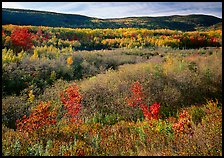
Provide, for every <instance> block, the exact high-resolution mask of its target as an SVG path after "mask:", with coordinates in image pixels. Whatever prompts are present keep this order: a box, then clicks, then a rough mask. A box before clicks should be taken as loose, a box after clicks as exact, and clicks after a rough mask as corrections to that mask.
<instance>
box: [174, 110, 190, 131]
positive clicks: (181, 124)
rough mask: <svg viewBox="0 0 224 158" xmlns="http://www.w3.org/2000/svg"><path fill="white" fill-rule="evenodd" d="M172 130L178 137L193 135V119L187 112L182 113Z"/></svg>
mask: <svg viewBox="0 0 224 158" xmlns="http://www.w3.org/2000/svg"><path fill="white" fill-rule="evenodd" d="M172 128H173V130H174V132H175V134H176V135H180V134H190V135H192V134H193V129H192V123H191V118H190V115H189V114H188V112H187V111H186V110H184V111H183V112H181V113H180V116H179V120H178V122H177V123H174V124H173V126H172Z"/></svg>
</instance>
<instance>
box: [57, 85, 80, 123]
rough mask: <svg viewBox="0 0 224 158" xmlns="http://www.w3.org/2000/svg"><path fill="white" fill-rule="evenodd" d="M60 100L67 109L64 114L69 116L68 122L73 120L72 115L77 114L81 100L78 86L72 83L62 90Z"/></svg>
mask: <svg viewBox="0 0 224 158" xmlns="http://www.w3.org/2000/svg"><path fill="white" fill-rule="evenodd" d="M61 101H62V103H63V104H64V108H65V109H66V110H67V113H65V116H67V117H68V118H69V121H70V122H75V121H76V119H75V118H74V117H75V116H76V115H77V114H78V112H79V110H80V108H81V101H82V96H81V95H80V94H79V88H78V86H77V85H76V84H73V85H71V86H69V87H68V88H67V89H66V90H64V93H62V94H61Z"/></svg>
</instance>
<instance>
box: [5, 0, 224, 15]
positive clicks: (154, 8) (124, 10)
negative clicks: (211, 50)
mask: <svg viewBox="0 0 224 158" xmlns="http://www.w3.org/2000/svg"><path fill="white" fill-rule="evenodd" d="M2 8H17V9H32V10H41V11H52V12H57V13H68V14H81V15H86V16H89V17H96V18H103V19H106V18H122V17H133V16H151V17H156V16H168V15H187V14H207V15H213V16H216V17H219V18H222V2H2Z"/></svg>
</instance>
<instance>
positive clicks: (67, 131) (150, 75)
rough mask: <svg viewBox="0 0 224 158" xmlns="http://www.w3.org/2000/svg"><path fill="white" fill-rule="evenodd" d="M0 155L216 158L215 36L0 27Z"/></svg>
mask: <svg viewBox="0 0 224 158" xmlns="http://www.w3.org/2000/svg"><path fill="white" fill-rule="evenodd" d="M2 155H4V156H109V155H114V156H161V155H163V156H179V155H182V156H206V155H207V156H208V155H209V156H222V30H221V29H219V28H218V29H217V28H215V29H207V30H204V31H180V30H170V29H152V30H150V29H147V28H105V29H103V28H97V29H91V28H65V27H49V26H31V25H29V26H22V25H11V24H10V25H2Z"/></svg>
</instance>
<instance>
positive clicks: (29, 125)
mask: <svg viewBox="0 0 224 158" xmlns="http://www.w3.org/2000/svg"><path fill="white" fill-rule="evenodd" d="M56 115H57V113H56V112H55V111H54V110H51V109H50V102H47V103H44V102H41V103H40V104H39V105H38V106H36V107H35V108H34V109H33V110H32V112H31V114H30V116H29V117H26V115H24V116H23V117H22V119H21V121H20V120H17V121H16V122H17V129H18V130H20V131H26V132H29V133H31V132H33V131H35V130H38V129H40V128H42V127H44V126H46V125H47V126H48V125H54V124H56Z"/></svg>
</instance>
